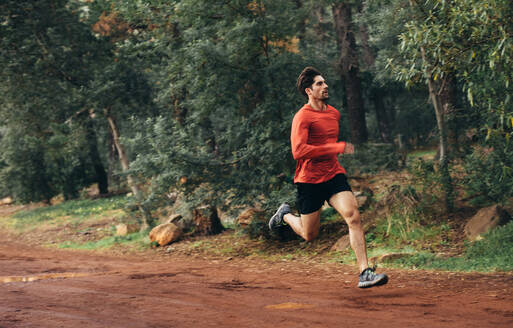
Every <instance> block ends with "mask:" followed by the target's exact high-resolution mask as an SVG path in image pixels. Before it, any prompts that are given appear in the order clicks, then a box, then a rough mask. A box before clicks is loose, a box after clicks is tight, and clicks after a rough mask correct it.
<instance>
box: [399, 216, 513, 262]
mask: <svg viewBox="0 0 513 328" xmlns="http://www.w3.org/2000/svg"><path fill="white" fill-rule="evenodd" d="M394 263H395V264H398V265H400V266H401V267H407V268H412V267H413V268H426V269H438V270H448V271H484V272H487V271H511V270H513V222H510V223H509V224H507V225H505V226H503V227H499V228H497V229H495V230H492V231H491V232H489V233H488V234H486V235H485V236H484V239H482V240H480V241H476V242H473V243H469V244H467V248H466V250H465V252H464V254H463V255H462V256H461V257H453V258H441V257H437V256H436V255H435V254H431V253H419V254H417V255H414V256H412V257H410V258H404V259H398V260H396V261H394Z"/></svg>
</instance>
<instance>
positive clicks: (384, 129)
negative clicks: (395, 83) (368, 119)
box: [371, 89, 392, 143]
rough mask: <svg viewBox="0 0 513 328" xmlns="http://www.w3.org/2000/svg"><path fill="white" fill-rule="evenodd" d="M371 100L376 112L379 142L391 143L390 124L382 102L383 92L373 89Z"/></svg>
mask: <svg viewBox="0 0 513 328" xmlns="http://www.w3.org/2000/svg"><path fill="white" fill-rule="evenodd" d="M371 100H372V102H373V103H374V110H375V111H376V120H377V121H378V130H379V136H380V137H381V141H383V142H385V143H391V142H392V133H391V128H390V126H391V123H390V118H389V114H388V111H387V108H386V106H385V102H384V100H383V92H382V91H381V90H379V89H374V90H373V92H372V96H371Z"/></svg>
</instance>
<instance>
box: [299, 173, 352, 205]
mask: <svg viewBox="0 0 513 328" xmlns="http://www.w3.org/2000/svg"><path fill="white" fill-rule="evenodd" d="M296 187H297V202H296V205H297V208H298V210H299V213H301V214H310V213H313V212H315V211H317V210H319V209H320V208H321V207H322V205H323V204H324V201H328V202H329V199H330V198H331V196H333V195H335V194H336V193H339V192H342V191H352V190H351V186H350V185H349V183H348V182H347V177H346V175H345V174H337V175H335V176H334V177H333V178H331V180H328V181H326V182H321V183H301V182H298V183H296Z"/></svg>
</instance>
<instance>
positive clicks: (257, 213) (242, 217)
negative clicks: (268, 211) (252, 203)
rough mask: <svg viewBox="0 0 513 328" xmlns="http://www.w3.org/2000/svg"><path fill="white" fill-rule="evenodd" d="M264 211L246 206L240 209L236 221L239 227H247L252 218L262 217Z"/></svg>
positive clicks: (258, 218)
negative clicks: (244, 208) (246, 207)
mask: <svg viewBox="0 0 513 328" xmlns="http://www.w3.org/2000/svg"><path fill="white" fill-rule="evenodd" d="M264 215H265V213H264V211H263V210H259V209H256V208H248V209H246V210H244V211H242V212H241V213H240V214H239V216H238V217H237V223H238V224H239V225H240V226H241V227H247V226H248V225H250V224H251V222H253V221H254V220H260V221H261V220H262V219H264Z"/></svg>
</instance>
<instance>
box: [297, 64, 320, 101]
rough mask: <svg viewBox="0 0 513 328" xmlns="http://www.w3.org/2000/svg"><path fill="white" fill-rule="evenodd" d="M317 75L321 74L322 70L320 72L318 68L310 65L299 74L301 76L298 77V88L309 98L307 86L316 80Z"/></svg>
mask: <svg viewBox="0 0 513 328" xmlns="http://www.w3.org/2000/svg"><path fill="white" fill-rule="evenodd" d="M317 75H321V72H319V71H318V70H317V69H315V68H313V67H311V66H308V67H305V69H304V70H303V71H302V72H301V74H299V77H298V78H297V83H296V86H297V90H298V91H299V93H300V94H302V95H303V96H305V97H306V98H308V95H307V94H306V92H305V89H306V88H310V87H311V86H312V84H313V82H314V78H315V77H316V76H317Z"/></svg>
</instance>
